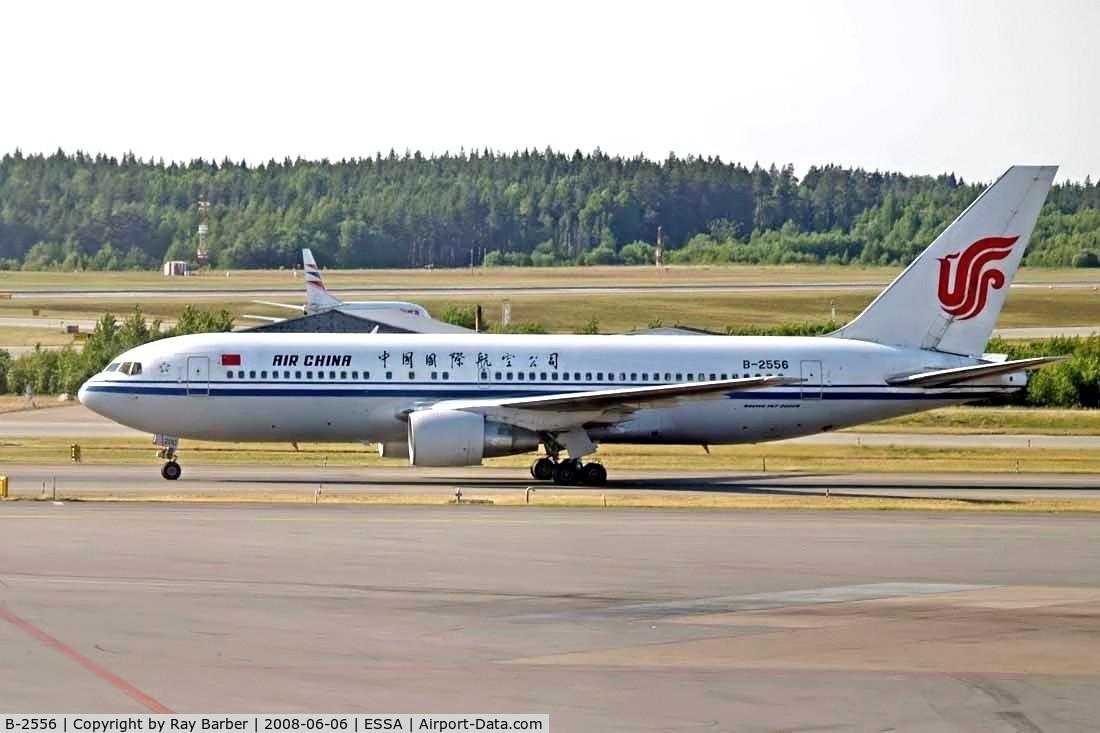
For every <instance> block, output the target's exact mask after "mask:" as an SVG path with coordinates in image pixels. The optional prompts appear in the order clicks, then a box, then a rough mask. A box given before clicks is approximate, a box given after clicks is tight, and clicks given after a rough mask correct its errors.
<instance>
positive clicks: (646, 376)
mask: <svg viewBox="0 0 1100 733" xmlns="http://www.w3.org/2000/svg"><path fill="white" fill-rule="evenodd" d="M642 381H643V382H648V381H649V375H648V374H646V373H645V372H642Z"/></svg>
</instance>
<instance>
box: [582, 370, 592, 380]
mask: <svg viewBox="0 0 1100 733" xmlns="http://www.w3.org/2000/svg"><path fill="white" fill-rule="evenodd" d="M584 381H586V382H591V381H592V372H585V373H584Z"/></svg>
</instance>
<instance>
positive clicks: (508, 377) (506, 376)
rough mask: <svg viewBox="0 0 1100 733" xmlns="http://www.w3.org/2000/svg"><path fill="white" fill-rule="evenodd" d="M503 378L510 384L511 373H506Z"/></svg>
mask: <svg viewBox="0 0 1100 733" xmlns="http://www.w3.org/2000/svg"><path fill="white" fill-rule="evenodd" d="M505 378H506V379H507V380H508V381H509V382H511V381H512V373H511V372H508V373H507V374H506V375H505Z"/></svg>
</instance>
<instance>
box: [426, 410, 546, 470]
mask: <svg viewBox="0 0 1100 733" xmlns="http://www.w3.org/2000/svg"><path fill="white" fill-rule="evenodd" d="M540 442H541V441H540V439H539V436H538V433H535V432H532V431H530V430H527V429H525V428H518V427H514V426H512V425H505V424H503V423H498V422H491V421H487V420H486V419H485V417H484V416H483V415H478V414H476V413H473V412H463V411H462V410H417V411H416V412H413V413H411V414H410V415H409V462H410V463H412V465H414V466H477V465H480V464H481V459H482V458H493V457H494V456H510V455H513V454H515V453H527V452H528V451H533V450H535V449H536V448H538V447H539V443H540Z"/></svg>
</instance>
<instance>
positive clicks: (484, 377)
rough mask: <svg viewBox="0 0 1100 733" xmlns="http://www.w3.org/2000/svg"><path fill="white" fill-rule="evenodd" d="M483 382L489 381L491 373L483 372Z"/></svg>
mask: <svg viewBox="0 0 1100 733" xmlns="http://www.w3.org/2000/svg"><path fill="white" fill-rule="evenodd" d="M444 379H446V377H444ZM481 381H482V382H488V381H489V372H482V373H481Z"/></svg>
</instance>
